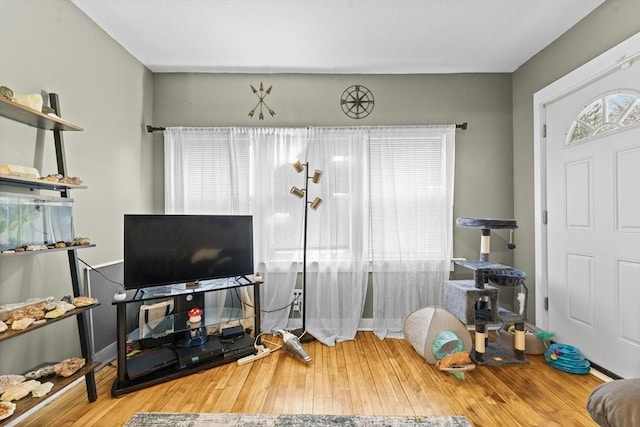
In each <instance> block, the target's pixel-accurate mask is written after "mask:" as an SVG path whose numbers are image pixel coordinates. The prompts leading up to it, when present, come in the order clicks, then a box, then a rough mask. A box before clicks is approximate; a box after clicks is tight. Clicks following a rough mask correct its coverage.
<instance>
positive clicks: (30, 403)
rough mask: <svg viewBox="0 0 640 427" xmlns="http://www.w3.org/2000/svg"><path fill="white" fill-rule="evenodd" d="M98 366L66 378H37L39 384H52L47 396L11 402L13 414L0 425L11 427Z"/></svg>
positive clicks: (88, 367) (92, 363)
mask: <svg viewBox="0 0 640 427" xmlns="http://www.w3.org/2000/svg"><path fill="white" fill-rule="evenodd" d="M53 364H54V363H43V364H41V365H38V366H36V367H35V368H34V369H37V368H39V367H42V366H45V365H53ZM98 366H100V363H99V362H91V363H88V364H86V365H84V366H83V367H82V368H80V369H79V370H78V372H76V373H75V374H73V375H71V376H70V377H66V378H65V377H59V376H49V377H44V378H39V379H38V381H40V382H41V383H45V382H51V383H53V388H52V389H51V391H50V392H49V394H47V395H46V396H44V397H31V395H29V396H28V397H24V398H22V399H20V400H18V401H15V402H13V403H15V404H16V410H15V412H14V413H13V415H12V416H10V417H9V418H6V419H4V420H2V421H0V425H4V424H3V423H10V425H13V424H11V423H13V422H16V421H17V420H18V418H20V417H21V416H22V415H24V414H26V413H27V412H29V411H30V410H31V409H33V408H35V407H36V406H38V405H41V404H43V403H45V402H47V401H48V400H49V399H52V398H53V397H54V396H55V395H56V394H57V393H58V392H59V391H61V390H62V389H64V388H65V387H67V386H68V385H70V384H71V383H73V382H74V381H76V380H77V379H78V378H81V377H82V376H84V375H87V374H89V373H92V372H93V371H94V370H95V369H96V368H97V367H98Z"/></svg>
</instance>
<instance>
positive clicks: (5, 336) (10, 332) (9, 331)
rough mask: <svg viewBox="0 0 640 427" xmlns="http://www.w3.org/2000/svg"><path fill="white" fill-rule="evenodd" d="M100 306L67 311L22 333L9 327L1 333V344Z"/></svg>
mask: <svg viewBox="0 0 640 427" xmlns="http://www.w3.org/2000/svg"><path fill="white" fill-rule="evenodd" d="M99 305H100V303H99V302H97V303H95V304H91V305H88V306H86V307H78V308H75V309H73V310H69V311H67V312H66V313H65V314H63V315H61V316H60V317H56V318H55V319H45V320H46V322H44V323H39V324H35V325H31V326H29V327H28V328H26V329H23V330H21V331H14V330H13V329H11V326H10V325H9V329H7V330H6V331H4V332H0V342H1V341H4V340H8V339H10V338H15V337H17V336H18V335H22V334H26V333H28V332H31V331H33V330H36V329H39V328H42V327H45V326H48V325H50V324H52V323H56V322H58V321H60V320H63V319H67V318H69V317H72V316H76V315H78V314H81V313H83V312H85V311H87V310H91V309H92V308H94V307H97V306H99Z"/></svg>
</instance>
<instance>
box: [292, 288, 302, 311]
mask: <svg viewBox="0 0 640 427" xmlns="http://www.w3.org/2000/svg"><path fill="white" fill-rule="evenodd" d="M302 298H304V295H303V294H302V289H294V290H293V304H292V305H291V311H292V314H293V315H294V316H295V317H298V316H299V317H302V307H303V304H302Z"/></svg>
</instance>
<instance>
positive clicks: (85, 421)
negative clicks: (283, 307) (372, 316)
mask: <svg viewBox="0 0 640 427" xmlns="http://www.w3.org/2000/svg"><path fill="white" fill-rule="evenodd" d="M266 339H267V340H269V341H274V340H275V339H274V338H273V337H267V338H266ZM304 347H305V349H306V350H307V352H308V353H309V355H310V356H311V357H312V359H313V360H312V362H311V363H310V364H308V365H306V364H304V363H303V362H302V361H300V360H299V359H296V358H294V357H293V356H291V355H290V354H288V353H286V352H284V351H282V350H281V351H277V352H275V353H273V354H271V355H270V356H268V357H266V358H264V359H260V360H258V361H256V362H253V363H249V364H246V365H242V366H240V365H238V364H237V363H230V364H227V365H223V366H219V367H216V368H213V369H210V370H207V371H203V372H201V373H197V374H194V375H190V376H188V377H184V378H180V379H177V380H174V381H170V382H166V383H163V384H159V385H156V386H153V387H150V388H147V389H143V390H139V391H136V392H133V393H130V394H127V395H126V396H124V397H121V398H113V397H111V394H110V393H111V385H112V384H113V381H114V379H115V371H116V369H115V368H114V367H113V366H112V365H107V366H105V367H104V368H102V369H101V370H100V371H98V372H97V374H96V380H97V383H98V400H97V401H95V402H93V403H89V402H88V401H87V397H86V393H85V386H84V383H82V384H80V385H78V386H75V387H73V388H72V389H71V390H70V391H68V392H67V393H65V394H64V395H62V396H61V397H60V398H58V399H56V400H54V401H53V402H52V403H51V404H49V405H48V406H46V407H44V408H42V409H40V410H39V411H38V412H36V413H35V414H33V415H31V416H30V417H29V418H27V419H26V420H24V421H23V422H21V423H20V424H19V425H20V426H44V425H50V426H56V427H61V426H83V427H84V426H120V425H122V424H124V423H125V422H126V421H127V420H128V419H129V418H130V417H131V416H132V415H133V414H134V413H135V412H245V413H267V414H284V413H315V414H368V415H394V416H398V415H404V416H415V415H419V416H438V415H464V416H466V417H467V418H468V419H469V421H470V422H471V423H472V424H473V425H474V426H476V427H481V426H501V427H504V426H596V424H595V423H593V421H591V418H590V417H589V415H588V413H587V411H586V409H585V405H586V401H587V397H588V396H589V393H590V392H591V390H593V388H594V387H596V386H597V385H598V384H601V383H602V382H603V381H602V380H601V379H599V378H597V377H595V376H593V375H574V374H568V373H564V372H560V371H557V370H555V369H553V368H551V367H550V366H548V365H547V364H546V363H545V361H544V358H543V357H542V356H528V357H527V358H528V360H529V363H528V364H526V365H510V366H492V367H487V366H478V367H476V369H475V370H472V371H469V372H467V373H466V375H465V379H464V380H458V379H456V378H455V377H453V376H452V375H450V374H448V373H445V372H442V371H439V370H437V369H436V368H435V367H434V366H432V365H429V364H427V363H426V362H425V361H424V359H422V358H421V357H420V356H419V355H418V354H417V353H416V352H415V351H414V349H413V347H411V345H410V344H409V343H408V342H406V341H404V340H393V339H386V340H379V339H378V338H377V337H376V336H375V335H374V334H373V333H371V332H359V333H358V335H357V337H356V339H355V340H353V341H348V342H343V343H338V344H336V346H335V347H328V346H324V345H322V344H320V343H319V342H317V341H314V342H312V343H307V344H304Z"/></svg>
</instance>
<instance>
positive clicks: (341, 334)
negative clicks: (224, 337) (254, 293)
mask: <svg viewBox="0 0 640 427" xmlns="http://www.w3.org/2000/svg"><path fill="white" fill-rule="evenodd" d="M454 135H455V127H454V126H453V125H452V126H446V127H431V126H415V127H336V128H326V127H322V128H308V129H301V128H167V130H166V131H165V206H166V212H167V213H207V214H251V215H253V223H254V257H255V264H256V271H258V272H260V273H262V275H263V277H264V285H263V286H261V302H262V307H261V308H262V310H263V312H262V331H275V330H277V329H281V328H284V329H289V304H290V303H291V301H292V296H293V289H294V288H295V285H296V280H297V277H298V273H299V272H301V271H302V242H303V216H304V209H305V206H304V202H301V200H300V199H298V198H295V197H291V195H290V194H289V189H290V188H291V187H292V186H294V185H295V186H298V187H302V186H303V185H304V175H303V174H297V173H296V171H295V170H294V169H293V168H292V167H291V162H292V161H293V160H295V159H299V160H300V161H302V162H303V163H304V162H309V168H310V169H311V170H309V171H307V170H305V171H304V172H305V173H310V174H312V173H313V170H314V169H320V170H322V171H323V172H324V175H323V177H322V180H321V181H320V183H319V184H318V185H316V184H311V183H310V187H309V197H310V200H312V199H313V198H314V197H315V196H316V195H317V196H319V197H321V198H322V199H323V200H324V203H323V204H322V205H321V206H320V208H319V209H318V210H316V211H311V210H310V211H309V213H308V242H307V277H306V280H307V283H306V288H307V289H306V292H307V295H306V297H307V313H306V327H307V330H308V332H309V333H310V334H311V335H313V336H314V337H316V338H317V339H318V340H319V341H321V342H323V343H325V344H328V345H333V344H334V343H335V342H339V341H343V340H349V339H352V338H353V337H354V336H355V334H356V332H357V328H358V324H359V322H360V318H361V316H362V312H363V307H364V301H365V295H366V291H367V278H368V273H369V271H372V276H373V303H374V306H373V325H374V331H375V332H376V334H377V335H378V336H379V337H381V338H384V337H400V336H402V324H403V322H404V318H405V317H406V316H407V315H408V314H410V313H411V312H412V311H414V310H416V309H418V308H421V307H424V306H426V305H432V304H436V305H437V304H440V303H441V302H442V286H443V282H444V280H446V279H447V278H448V274H449V266H450V260H451V240H452V224H453V218H452V204H453V154H454V152H453V147H454V145H453V142H454ZM370 263H371V264H370Z"/></svg>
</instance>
